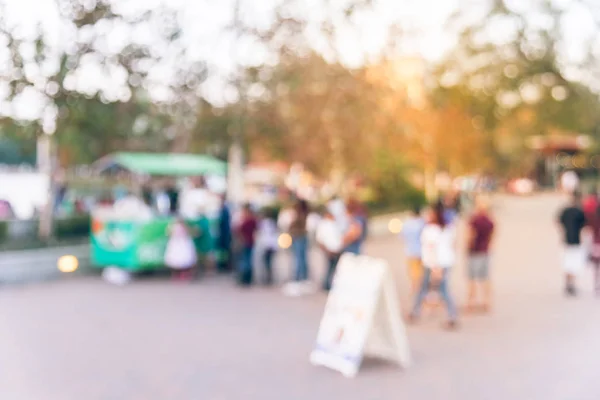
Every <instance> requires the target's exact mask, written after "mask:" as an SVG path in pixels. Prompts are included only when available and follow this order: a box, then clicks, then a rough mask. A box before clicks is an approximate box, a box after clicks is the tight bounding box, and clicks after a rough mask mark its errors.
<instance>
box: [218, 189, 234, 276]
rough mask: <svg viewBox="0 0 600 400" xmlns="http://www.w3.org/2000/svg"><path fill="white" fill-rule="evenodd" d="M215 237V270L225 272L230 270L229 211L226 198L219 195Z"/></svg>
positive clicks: (230, 236) (230, 237)
mask: <svg viewBox="0 0 600 400" xmlns="http://www.w3.org/2000/svg"><path fill="white" fill-rule="evenodd" d="M218 232H219V233H218V234H217V238H216V243H215V245H216V250H217V271H218V272H220V273H226V272H229V271H230V270H231V239H232V234H231V211H230V210H229V206H228V205H227V200H226V198H225V196H224V195H223V196H222V197H221V210H220V211H219V228H218Z"/></svg>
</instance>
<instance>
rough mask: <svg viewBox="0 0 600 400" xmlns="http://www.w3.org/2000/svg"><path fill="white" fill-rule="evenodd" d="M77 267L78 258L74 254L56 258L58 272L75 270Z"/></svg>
mask: <svg viewBox="0 0 600 400" xmlns="http://www.w3.org/2000/svg"><path fill="white" fill-rule="evenodd" d="M77 268H79V260H78V259H77V257H75V256H71V255H68V256H62V257H61V258H59V259H58V270H59V271H60V272H64V273H69V272H75V271H77Z"/></svg>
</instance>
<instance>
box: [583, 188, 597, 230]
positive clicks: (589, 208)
mask: <svg viewBox="0 0 600 400" xmlns="http://www.w3.org/2000/svg"><path fill="white" fill-rule="evenodd" d="M581 207H582V208H583V212H584V213H585V216H586V219H587V220H588V222H589V223H591V222H592V221H594V220H595V219H596V210H597V209H598V195H597V194H596V192H594V191H590V192H589V193H588V194H587V195H586V196H585V197H584V199H583V201H582V202H581Z"/></svg>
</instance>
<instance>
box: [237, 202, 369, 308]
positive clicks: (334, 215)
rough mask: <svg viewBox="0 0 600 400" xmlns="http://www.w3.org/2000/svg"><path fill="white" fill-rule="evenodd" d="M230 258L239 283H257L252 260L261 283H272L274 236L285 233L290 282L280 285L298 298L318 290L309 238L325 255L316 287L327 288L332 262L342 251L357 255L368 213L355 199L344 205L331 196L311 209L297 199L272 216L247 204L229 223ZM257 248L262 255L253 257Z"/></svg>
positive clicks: (276, 247)
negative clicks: (259, 271)
mask: <svg viewBox="0 0 600 400" xmlns="http://www.w3.org/2000/svg"><path fill="white" fill-rule="evenodd" d="M233 225H234V226H233V242H234V243H235V244H234V246H233V247H234V248H235V249H234V251H233V252H234V253H235V254H234V258H235V259H236V262H235V268H236V275H237V280H238V283H239V284H240V285H242V286H246V287H247V286H250V285H251V284H252V283H254V282H255V281H256V279H255V277H254V274H253V271H255V270H257V269H259V268H256V267H258V266H255V265H254V263H255V262H256V261H259V262H260V263H261V264H262V266H261V267H262V268H264V276H265V279H264V283H265V284H268V285H270V284H273V283H274V282H275V278H274V260H275V256H276V254H277V251H278V249H279V248H280V245H279V238H280V235H281V234H286V236H287V237H288V238H290V239H291V244H290V246H289V247H290V250H291V256H292V259H293V262H292V268H293V270H292V273H291V279H290V282H288V283H287V284H285V285H284V287H283V291H284V293H285V294H286V295H288V296H292V297H297V296H302V295H306V294H310V293H314V292H315V291H316V290H318V285H317V284H316V283H315V282H314V279H313V276H311V265H310V260H309V251H310V248H311V244H312V243H313V242H314V243H315V244H316V245H317V246H318V248H319V249H321V251H322V252H323V255H324V258H325V259H326V263H327V265H326V274H325V277H324V279H323V282H322V283H321V285H320V286H321V289H322V290H325V291H328V290H330V289H331V285H332V282H333V278H334V276H335V271H336V267H337V263H338V261H339V259H340V257H341V255H342V254H343V253H345V252H350V253H354V254H360V253H361V251H362V245H363V243H364V241H365V240H366V238H367V213H366V211H365V210H364V208H363V207H362V206H361V205H360V203H358V202H356V201H351V202H349V203H348V204H346V203H344V202H343V201H341V200H340V199H337V198H336V199H332V200H331V201H330V202H329V203H328V204H327V205H326V206H324V207H322V208H320V209H312V208H311V206H310V204H309V203H308V202H306V201H305V200H302V199H298V200H297V201H296V202H295V203H294V204H293V206H292V207H289V208H286V209H283V210H281V211H280V213H279V218H278V219H277V220H276V215H275V214H274V212H272V211H270V210H264V211H263V212H261V213H256V212H255V211H254V210H252V208H251V207H250V206H249V205H246V206H244V207H243V211H242V213H241V217H240V219H239V220H238V221H237V222H236V223H234V224H233ZM257 249H260V251H261V254H259V255H257V256H254V253H255V252H256V251H257Z"/></svg>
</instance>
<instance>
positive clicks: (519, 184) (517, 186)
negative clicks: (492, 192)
mask: <svg viewBox="0 0 600 400" xmlns="http://www.w3.org/2000/svg"><path fill="white" fill-rule="evenodd" d="M507 189H508V191H509V193H512V194H517V195H521V196H525V195H530V194H532V193H533V192H534V191H535V182H534V181H533V180H531V179H529V178H517V179H513V180H511V181H509V182H508V188H507Z"/></svg>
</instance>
